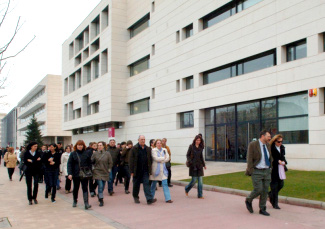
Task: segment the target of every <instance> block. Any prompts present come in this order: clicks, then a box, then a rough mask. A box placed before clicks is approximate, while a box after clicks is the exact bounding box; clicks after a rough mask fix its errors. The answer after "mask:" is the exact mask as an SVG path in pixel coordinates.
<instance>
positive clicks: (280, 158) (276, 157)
mask: <svg viewBox="0 0 325 229" xmlns="http://www.w3.org/2000/svg"><path fill="white" fill-rule="evenodd" d="M282 143H283V136H282V135H281V134H278V135H275V136H274V137H273V138H272V139H271V141H270V145H271V153H272V157H273V166H272V173H271V183H270V186H271V191H270V192H269V198H270V202H271V204H272V206H273V208H274V209H280V207H279V205H278V202H279V201H278V196H279V192H280V190H281V189H282V188H283V186H284V179H285V172H284V170H286V169H287V167H286V164H287V160H286V158H285V147H284V145H283V144H282Z"/></svg>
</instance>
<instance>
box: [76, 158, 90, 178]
mask: <svg viewBox="0 0 325 229" xmlns="http://www.w3.org/2000/svg"><path fill="white" fill-rule="evenodd" d="M76 154H77V157H78V162H79V177H80V179H82V180H83V179H91V178H92V177H93V173H92V171H91V169H90V168H89V167H81V166H80V157H79V155H78V153H77V152H76Z"/></svg>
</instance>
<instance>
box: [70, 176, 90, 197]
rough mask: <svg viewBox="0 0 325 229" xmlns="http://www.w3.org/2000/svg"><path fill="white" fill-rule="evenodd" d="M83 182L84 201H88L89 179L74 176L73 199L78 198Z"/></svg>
mask: <svg viewBox="0 0 325 229" xmlns="http://www.w3.org/2000/svg"><path fill="white" fill-rule="evenodd" d="M80 183H81V188H82V193H83V197H84V201H85V202H86V201H87V203H88V183H89V182H88V180H87V179H82V180H81V179H80V178H79V177H74V178H73V200H74V201H77V200H78V192H79V187H80Z"/></svg>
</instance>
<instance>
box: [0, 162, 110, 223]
mask: <svg viewBox="0 0 325 229" xmlns="http://www.w3.org/2000/svg"><path fill="white" fill-rule="evenodd" d="M44 192H45V191H44V184H40V185H39V191H38V198H37V199H38V202H39V204H38V205H35V204H33V205H31V206H29V205H28V200H27V189H26V182H25V179H23V180H22V181H21V182H19V175H18V169H17V168H16V170H15V174H14V175H13V181H9V178H8V173H7V169H6V168H4V167H3V164H2V165H1V167H0V218H2V217H7V218H8V220H9V222H10V224H11V226H12V228H22V229H29V228H31V229H32V228H33V229H34V228H40V229H44V228H45V229H47V228H82V229H89V228H103V229H104V228H105V229H110V228H114V227H112V226H110V225H108V224H107V223H106V222H104V221H102V220H100V219H98V218H97V217H95V216H93V215H91V214H89V213H87V212H86V211H84V210H81V209H79V208H72V207H71V206H72V205H71V204H70V203H69V202H66V201H64V200H62V199H61V198H60V197H59V196H58V197H57V198H56V200H57V201H56V203H51V199H45V198H44ZM0 228H1V224H0Z"/></svg>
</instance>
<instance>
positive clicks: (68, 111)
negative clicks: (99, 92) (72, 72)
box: [64, 95, 99, 122]
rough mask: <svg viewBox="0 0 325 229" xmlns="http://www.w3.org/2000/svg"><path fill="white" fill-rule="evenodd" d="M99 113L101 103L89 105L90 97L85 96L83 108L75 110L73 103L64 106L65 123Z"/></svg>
mask: <svg viewBox="0 0 325 229" xmlns="http://www.w3.org/2000/svg"><path fill="white" fill-rule="evenodd" d="M96 113H99V101H97V102H94V103H91V104H89V95H85V96H83V100H82V108H78V109H73V102H70V103H68V104H65V105H64V121H65V122H67V121H71V120H75V119H78V118H81V117H86V116H88V115H92V114H96Z"/></svg>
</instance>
